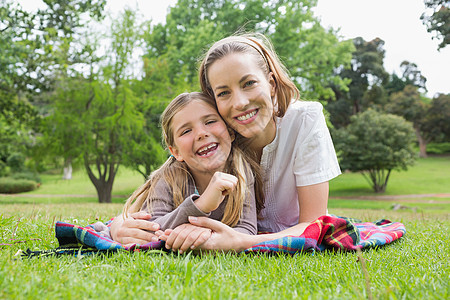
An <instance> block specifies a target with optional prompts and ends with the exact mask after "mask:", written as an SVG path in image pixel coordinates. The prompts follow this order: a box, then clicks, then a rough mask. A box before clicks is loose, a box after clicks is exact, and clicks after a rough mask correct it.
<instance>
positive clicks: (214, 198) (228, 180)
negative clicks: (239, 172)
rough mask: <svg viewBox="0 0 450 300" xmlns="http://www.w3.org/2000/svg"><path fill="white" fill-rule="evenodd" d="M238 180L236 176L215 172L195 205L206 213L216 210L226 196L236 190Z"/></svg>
mask: <svg viewBox="0 0 450 300" xmlns="http://www.w3.org/2000/svg"><path fill="white" fill-rule="evenodd" d="M237 182H238V179H237V177H236V176H233V175H231V174H227V173H222V172H215V173H214V175H213V177H212V178H211V180H210V182H209V184H208V186H207V187H206V189H205V191H204V192H203V193H202V195H201V196H200V198H198V199H197V200H195V205H196V206H197V207H198V208H199V209H200V210H201V211H203V212H205V213H210V212H211V211H213V210H216V209H217V208H218V207H219V205H220V203H222V201H223V199H224V198H225V196H226V195H228V194H229V193H231V192H232V191H233V190H234V188H235V187H236V185H237Z"/></svg>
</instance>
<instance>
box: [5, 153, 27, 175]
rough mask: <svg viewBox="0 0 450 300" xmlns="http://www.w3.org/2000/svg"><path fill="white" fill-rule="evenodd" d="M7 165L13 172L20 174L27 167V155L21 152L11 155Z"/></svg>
mask: <svg viewBox="0 0 450 300" xmlns="http://www.w3.org/2000/svg"><path fill="white" fill-rule="evenodd" d="M6 163H7V165H8V166H9V167H10V168H11V171H13V172H20V171H22V170H23V169H24V166H25V155H23V154H22V153H19V152H15V153H11V155H10V156H9V157H8V158H7V159H6Z"/></svg>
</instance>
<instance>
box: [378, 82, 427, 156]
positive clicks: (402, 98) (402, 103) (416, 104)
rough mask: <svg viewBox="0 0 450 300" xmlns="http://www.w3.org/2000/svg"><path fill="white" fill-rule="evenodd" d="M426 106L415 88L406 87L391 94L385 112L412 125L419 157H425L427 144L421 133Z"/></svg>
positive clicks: (411, 86) (424, 135)
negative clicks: (417, 144)
mask: <svg viewBox="0 0 450 300" xmlns="http://www.w3.org/2000/svg"><path fill="white" fill-rule="evenodd" d="M427 109H428V108H427V104H426V103H425V102H424V101H423V100H422V98H421V96H420V93H419V92H418V90H417V87H415V86H413V85H407V86H405V88H404V89H403V91H401V92H396V93H394V94H392V95H391V96H390V98H389V103H388V104H387V105H386V107H385V110H386V112H388V113H391V114H396V115H399V116H402V117H403V118H405V120H407V121H410V122H411V123H412V124H413V127H414V130H415V133H416V136H417V140H418V142H419V149H420V156H421V157H427V143H428V142H429V139H428V138H427V136H426V134H424V132H423V131H421V123H422V120H423V118H424V117H425V115H426V113H427Z"/></svg>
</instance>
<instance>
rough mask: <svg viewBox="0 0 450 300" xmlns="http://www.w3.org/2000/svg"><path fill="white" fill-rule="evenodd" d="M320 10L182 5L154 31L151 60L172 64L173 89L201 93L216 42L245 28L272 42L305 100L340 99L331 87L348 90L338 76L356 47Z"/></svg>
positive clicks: (299, 4)
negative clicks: (205, 63) (201, 66)
mask: <svg viewBox="0 0 450 300" xmlns="http://www.w3.org/2000/svg"><path fill="white" fill-rule="evenodd" d="M316 4H317V1H316V0H308V1H285V0H276V1H262V0H245V1H237V0H231V1H229V0H228V1H225V0H214V1H206V0H179V1H178V2H177V4H176V5H175V6H174V7H172V8H171V9H170V11H169V14H168V15H167V18H166V24H165V25H162V24H159V25H157V26H154V27H153V28H151V33H150V34H149V35H148V36H147V37H146V41H147V44H148V45H149V47H148V48H147V50H146V52H145V57H146V58H147V59H156V58H160V59H165V60H166V62H167V65H168V69H169V71H170V74H171V77H170V78H171V80H170V84H173V82H174V81H175V80H178V81H180V79H181V80H182V81H185V82H187V83H188V84H190V85H191V86H193V87H195V89H198V79H197V64H198V58H199V57H200V56H201V55H202V54H203V52H204V51H205V49H207V48H208V47H209V46H210V45H211V44H212V43H213V42H214V41H217V40H219V39H221V38H223V37H225V36H228V35H230V34H233V33H235V32H236V31H238V30H239V29H242V28H244V29H245V30H247V31H256V32H261V33H263V34H265V35H267V36H268V37H269V38H270V39H271V40H272V42H273V44H274V46H275V50H276V51H277V52H278V54H279V55H280V57H281V58H282V60H283V62H284V63H285V65H286V67H287V68H288V70H289V71H290V73H291V77H292V78H293V80H294V81H295V82H296V84H297V85H298V87H299V88H300V90H301V92H302V96H303V97H305V98H313V99H314V98H315V99H317V98H319V99H323V98H330V97H331V98H334V95H333V91H332V90H331V89H330V88H329V87H328V86H327V85H326V84H325V83H327V82H334V83H335V84H336V86H337V87H338V88H339V89H342V88H344V89H345V87H346V85H347V83H348V82H347V81H345V80H343V79H342V78H340V77H339V76H337V75H336V74H335V73H334V70H335V69H336V68H338V67H340V66H342V65H347V64H348V63H349V61H350V59H351V52H352V51H353V46H352V44H351V42H350V41H344V42H341V41H339V40H338V38H337V37H336V33H335V32H334V31H332V30H325V29H324V28H323V27H321V26H320V23H319V20H318V19H316V18H315V17H314V15H313V12H312V8H313V7H314V6H315V5H316Z"/></svg>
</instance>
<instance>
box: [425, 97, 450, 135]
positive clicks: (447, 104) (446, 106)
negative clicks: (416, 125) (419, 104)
mask: <svg viewBox="0 0 450 300" xmlns="http://www.w3.org/2000/svg"><path fill="white" fill-rule="evenodd" d="M427 108H428V109H427V112H426V114H425V116H424V118H423V120H422V122H421V124H420V130H421V131H422V132H424V133H425V134H426V136H427V137H428V139H429V140H431V141H435V142H450V121H449V120H450V94H438V95H437V96H436V97H434V98H433V99H432V101H431V103H430V105H427Z"/></svg>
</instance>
